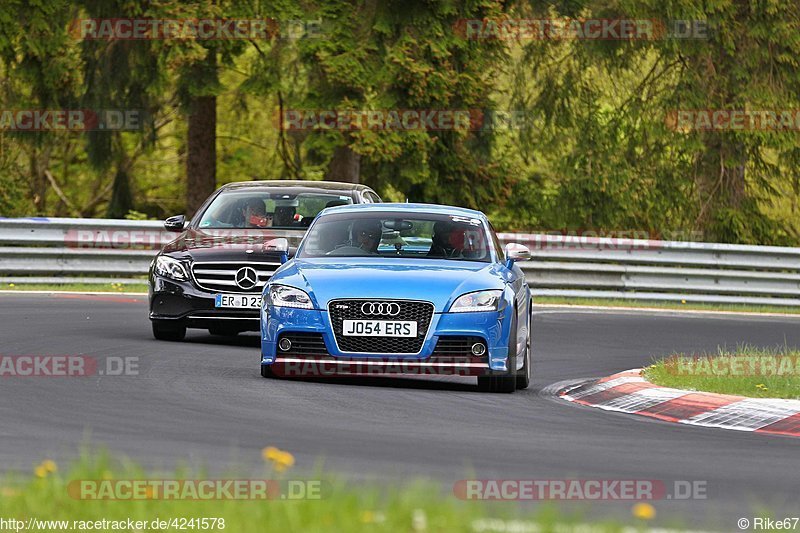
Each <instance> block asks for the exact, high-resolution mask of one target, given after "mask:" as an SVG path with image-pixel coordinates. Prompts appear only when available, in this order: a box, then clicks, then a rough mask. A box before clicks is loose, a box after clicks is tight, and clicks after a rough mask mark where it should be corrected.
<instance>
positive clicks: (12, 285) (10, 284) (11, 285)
mask: <svg viewBox="0 0 800 533" xmlns="http://www.w3.org/2000/svg"><path fill="white" fill-rule="evenodd" d="M8 286H9V287H16V285H14V284H13V283H9V284H8Z"/></svg>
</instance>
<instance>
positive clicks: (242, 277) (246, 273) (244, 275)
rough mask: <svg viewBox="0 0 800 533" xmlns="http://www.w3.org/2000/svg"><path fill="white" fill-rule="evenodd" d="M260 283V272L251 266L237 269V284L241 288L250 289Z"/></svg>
mask: <svg viewBox="0 0 800 533" xmlns="http://www.w3.org/2000/svg"><path fill="white" fill-rule="evenodd" d="M256 283H258V272H256V271H255V269H254V268H251V267H242V268H240V269H239V270H237V271H236V285H238V286H239V288H241V289H244V290H248V289H252V288H253V287H255V286H256Z"/></svg>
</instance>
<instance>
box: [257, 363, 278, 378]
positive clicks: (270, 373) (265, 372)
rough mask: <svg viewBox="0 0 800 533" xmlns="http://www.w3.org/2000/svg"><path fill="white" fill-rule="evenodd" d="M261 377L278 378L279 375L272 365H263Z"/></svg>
mask: <svg viewBox="0 0 800 533" xmlns="http://www.w3.org/2000/svg"><path fill="white" fill-rule="evenodd" d="M261 377H262V378H277V377H278V375H277V374H275V371H274V370H272V365H261Z"/></svg>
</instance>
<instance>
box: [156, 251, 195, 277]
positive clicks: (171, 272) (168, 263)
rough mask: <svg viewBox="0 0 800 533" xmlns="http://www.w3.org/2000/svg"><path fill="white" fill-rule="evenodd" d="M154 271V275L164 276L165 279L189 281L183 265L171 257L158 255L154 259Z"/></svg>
mask: <svg viewBox="0 0 800 533" xmlns="http://www.w3.org/2000/svg"><path fill="white" fill-rule="evenodd" d="M154 270H155V271H156V274H158V275H159V276H164V277H165V278H170V279H174V280H177V281H186V280H188V279H189V274H188V273H187V272H186V268H185V267H184V266H183V263H181V262H180V261H178V260H177V259H173V258H172V257H167V256H166V255H159V256H158V257H156V264H155V266H154Z"/></svg>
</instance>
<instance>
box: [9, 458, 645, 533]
mask: <svg viewBox="0 0 800 533" xmlns="http://www.w3.org/2000/svg"><path fill="white" fill-rule="evenodd" d="M47 463H49V466H50V468H46V467H45V465H46V464H47ZM272 464H273V463H270V462H269V461H267V460H265V465H264V470H263V472H262V473H261V474H260V475H259V474H256V475H253V476H236V475H222V476H207V475H206V474H204V473H202V472H200V473H196V475H190V474H191V473H190V472H188V471H186V470H178V472H177V473H175V472H171V473H168V474H165V475H159V474H156V475H152V474H148V473H147V472H145V471H144V470H143V469H141V468H140V467H138V466H136V465H134V464H132V463H130V462H124V463H121V464H120V463H115V462H113V461H111V460H110V459H109V457H108V455H107V454H98V455H94V456H93V455H91V454H88V453H84V454H83V455H82V458H81V459H80V460H79V461H77V462H76V464H75V465H74V466H73V467H71V468H70V469H68V470H67V471H65V472H63V471H62V470H60V469H58V468H57V465H55V464H54V463H52V461H47V462H43V463H42V465H40V466H38V467H36V468H35V470H34V472H36V474H35V475H33V476H31V477H30V478H27V479H21V478H19V476H17V477H7V478H6V479H5V481H4V482H0V509H2V511H3V513H2V514H3V517H5V518H8V517H14V518H16V519H18V520H26V519H28V518H36V519H39V520H69V521H73V520H85V521H96V520H102V519H106V520H120V521H122V520H127V519H128V518H131V519H132V520H134V521H138V520H140V521H147V522H151V521H152V520H154V519H156V518H159V519H171V518H187V519H189V518H218V519H219V518H221V519H224V520H225V528H224V529H225V531H232V532H234V531H235V532H246V531H254V532H263V531H348V532H349V531H354V532H358V531H364V532H368V531H369V532H371V531H404V532H405V531H423V530H424V531H437V532H438V531H459V532H460V531H476V530H483V531H490V530H492V531H498V530H504V529H497V527H502V528H506V527H509V525H508V524H517V526H519V525H520V524H522V525H524V526H525V529H524V530H527V531H532V530H533V529H532V528H533V526H534V525H535V526H537V527H538V528H541V530H544V531H552V530H553V529H554V528H555V526H556V525H557V524H558V525H567V524H576V523H578V520H579V516H574V517H572V518H570V517H566V516H564V515H563V514H560V513H559V512H557V511H556V509H555V507H553V506H552V505H544V506H541V505H537V506H531V505H529V506H520V505H516V504H514V503H513V502H499V503H495V504H490V503H487V502H474V501H463V500H459V499H457V498H455V497H454V496H453V494H452V492H448V491H446V490H444V489H443V488H442V487H441V486H440V485H436V484H433V483H430V482H417V483H411V484H408V485H405V486H403V487H398V488H389V489H387V488H386V487H378V486H369V485H367V486H365V485H363V484H359V485H358V486H353V485H347V484H345V483H341V482H336V481H335V480H332V479H330V478H328V479H326V480H325V481H324V482H323V483H324V484H323V487H325V488H324V490H323V492H322V497H321V498H319V499H298V500H292V501H289V500H282V499H271V500H213V501H187V500H163V499H140V500H136V501H120V500H116V501H114V500H85V499H78V497H76V496H74V495H70V492H69V489H68V488H69V487H70V481H74V480H122V479H129V480H145V479H170V480H171V479H207V478H212V479H242V478H253V479H283V480H291V479H301V478H300V477H299V476H298V477H294V476H293V475H292V470H291V468H290V469H289V470H286V471H284V472H281V473H278V472H276V471H275V469H274V467H273V466H272ZM54 467H55V468H54ZM305 479H308V477H306V478H305ZM72 486H74V483H73V485H72ZM631 505H632V506H633V504H631ZM648 507H649V506H648ZM487 521H491V522H492V523H494V524H495V528H494V529H490V530H489V529H486V525H485V524H487V523H488V522H487ZM498 522H499V523H498ZM634 523H639V524H643V523H644V522H643V520H638V519H637V520H635V522H634ZM481 524H483V526H482V527H481ZM504 524H505V525H504ZM620 529H621V525H620V524H616V523H611V522H602V523H600V524H597V529H593V531H598V532H599V531H610V532H613V531H620ZM170 530H172V529H170ZM215 530H216V531H220V530H221V529H219V528H217V529H215ZM516 530H519V527H517V528H516Z"/></svg>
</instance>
